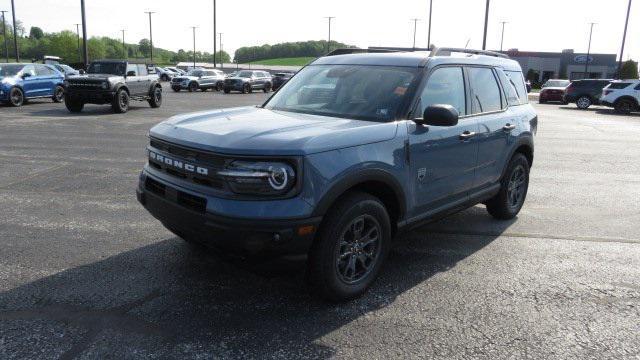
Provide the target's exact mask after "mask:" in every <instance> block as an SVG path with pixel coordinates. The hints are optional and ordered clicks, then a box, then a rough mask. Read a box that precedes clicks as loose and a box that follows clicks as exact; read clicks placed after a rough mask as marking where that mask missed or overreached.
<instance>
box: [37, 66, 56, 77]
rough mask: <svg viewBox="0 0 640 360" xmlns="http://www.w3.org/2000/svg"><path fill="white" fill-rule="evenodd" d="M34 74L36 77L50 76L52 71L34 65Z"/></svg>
mask: <svg viewBox="0 0 640 360" xmlns="http://www.w3.org/2000/svg"><path fill="white" fill-rule="evenodd" d="M36 74H37V75H38V76H47V75H52V74H53V70H51V69H49V68H48V67H46V66H44V65H36Z"/></svg>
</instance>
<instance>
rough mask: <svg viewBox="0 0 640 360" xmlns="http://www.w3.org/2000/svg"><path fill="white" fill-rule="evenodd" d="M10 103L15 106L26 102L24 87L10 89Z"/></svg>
mask: <svg viewBox="0 0 640 360" xmlns="http://www.w3.org/2000/svg"><path fill="white" fill-rule="evenodd" d="M9 104H10V105H11V106H14V107H20V106H22V104H24V92H23V91H22V89H20V88H17V87H14V88H11V90H9Z"/></svg>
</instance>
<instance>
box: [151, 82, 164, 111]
mask: <svg viewBox="0 0 640 360" xmlns="http://www.w3.org/2000/svg"><path fill="white" fill-rule="evenodd" d="M149 105H150V106H151V107H152V108H154V109H155V108H159V107H160V105H162V88H160V87H156V88H154V89H153V92H152V93H151V97H150V98H149Z"/></svg>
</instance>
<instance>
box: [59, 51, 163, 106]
mask: <svg viewBox="0 0 640 360" xmlns="http://www.w3.org/2000/svg"><path fill="white" fill-rule="evenodd" d="M65 84H66V93H65V105H66V106H67V110H69V111H70V112H81V111H82V108H84V104H110V105H111V108H112V109H113V111H114V112H116V113H125V112H127V110H129V102H130V101H131V100H138V101H147V102H148V103H149V105H150V106H151V107H152V108H158V107H160V105H161V104H162V85H160V83H159V82H158V75H157V74H155V69H154V67H153V66H151V65H146V64H135V63H131V62H127V61H126V60H99V61H94V62H92V63H91V65H89V68H88V69H87V73H86V74H80V75H74V76H69V77H67V79H66V80H65Z"/></svg>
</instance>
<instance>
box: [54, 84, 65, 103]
mask: <svg viewBox="0 0 640 360" xmlns="http://www.w3.org/2000/svg"><path fill="white" fill-rule="evenodd" d="M51 99H52V100H53V102H55V103H61V102H62V101H63V100H64V88H63V87H62V86H60V85H58V86H56V88H55V89H53V97H52V98H51Z"/></svg>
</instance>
